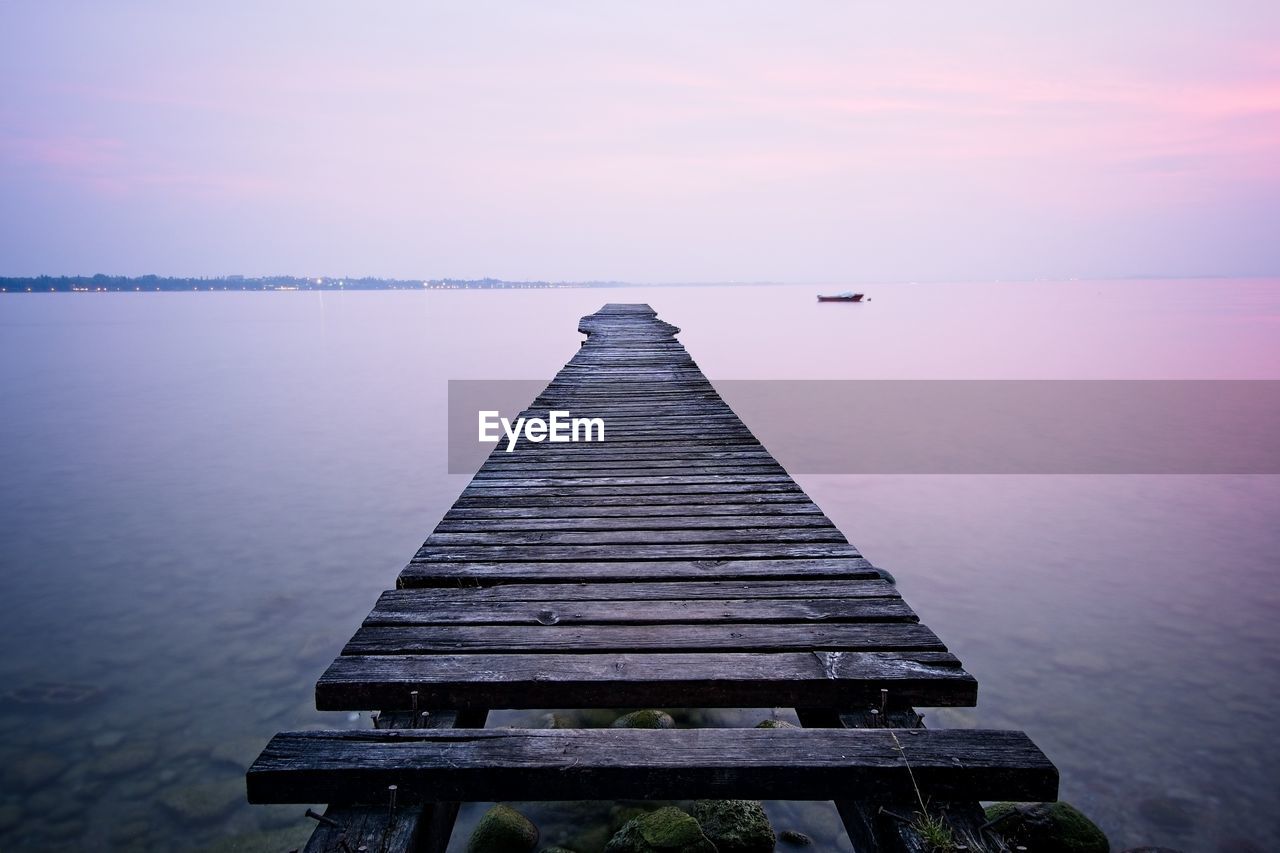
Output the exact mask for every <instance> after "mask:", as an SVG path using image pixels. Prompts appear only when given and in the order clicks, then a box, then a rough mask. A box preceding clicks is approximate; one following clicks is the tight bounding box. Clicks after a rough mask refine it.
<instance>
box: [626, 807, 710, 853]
mask: <svg viewBox="0 0 1280 853" xmlns="http://www.w3.org/2000/svg"><path fill="white" fill-rule="evenodd" d="M604 850H605V853H716V846H715V845H714V844H712V843H711V840H710V839H709V838H707V836H705V835H703V834H702V828H701V827H700V826H698V822H697V821H696V820H694V819H693V817H692V816H690V815H689V814H688V813H686V812H683V811H681V810H680V809H678V808H676V807H675V806H665V807H663V808H660V809H658V810H657V811H652V812H649V813H647V814H643V815H641V816H640V817H637V818H635V819H634V820H630V821H627V823H626V825H625V826H623V827H622V829H620V830H618V833H617V834H616V835H614V836H613V838H611V839H609V843H608V845H606V846H605V848H604Z"/></svg>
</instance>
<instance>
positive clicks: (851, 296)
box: [818, 290, 862, 302]
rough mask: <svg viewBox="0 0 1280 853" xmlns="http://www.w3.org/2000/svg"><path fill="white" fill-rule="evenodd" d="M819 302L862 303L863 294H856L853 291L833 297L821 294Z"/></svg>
mask: <svg viewBox="0 0 1280 853" xmlns="http://www.w3.org/2000/svg"><path fill="white" fill-rule="evenodd" d="M818 301H819V302H861V301H862V294H861V293H854V292H853V291H851V290H846V291H845V292H844V293H836V294H833V295H831V296H823V295H822V294H821V293H819V294H818Z"/></svg>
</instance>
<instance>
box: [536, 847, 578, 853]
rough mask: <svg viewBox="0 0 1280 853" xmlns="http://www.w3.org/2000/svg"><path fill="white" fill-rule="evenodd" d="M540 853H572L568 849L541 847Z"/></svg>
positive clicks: (572, 852)
mask: <svg viewBox="0 0 1280 853" xmlns="http://www.w3.org/2000/svg"><path fill="white" fill-rule="evenodd" d="M541 853H574V851H572V850H570V849H569V848H568V847H543V848H542V850H541Z"/></svg>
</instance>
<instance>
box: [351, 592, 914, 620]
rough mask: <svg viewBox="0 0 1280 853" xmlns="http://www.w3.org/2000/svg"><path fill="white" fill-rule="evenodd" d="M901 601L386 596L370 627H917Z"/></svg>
mask: <svg viewBox="0 0 1280 853" xmlns="http://www.w3.org/2000/svg"><path fill="white" fill-rule="evenodd" d="M914 621H917V619H916V614H915V613H914V612H913V611H912V610H911V608H910V607H908V606H907V605H906V603H905V602H903V601H902V599H901V598H896V597H895V598H814V599H808V600H800V599H760V598H747V599H737V600H732V599H721V600H714V599H713V600H701V599H694V600H688V599H686V600H671V599H668V600H662V601H635V600H613V601H540V602H515V601H498V602H480V601H474V600H466V599H464V598H462V597H455V600H454V601H452V602H447V601H442V600H440V598H439V596H430V597H427V596H422V595H421V593H420V591H419V590H390V591H388V592H384V593H383V594H382V597H381V598H379V599H378V603H377V604H376V605H375V606H374V608H373V612H371V613H370V614H369V615H368V616H367V617H366V618H365V620H364V624H365V626H366V627H373V626H395V625H666V624H686V625H697V624H712V625H723V624H729V623H735V622H749V623H762V624H767V623H782V624H787V623H792V622H806V623H815V622H821V623H844V622H914Z"/></svg>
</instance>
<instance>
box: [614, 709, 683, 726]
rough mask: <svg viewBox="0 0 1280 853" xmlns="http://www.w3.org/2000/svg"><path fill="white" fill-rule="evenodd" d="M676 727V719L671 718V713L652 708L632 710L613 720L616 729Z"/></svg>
mask: <svg viewBox="0 0 1280 853" xmlns="http://www.w3.org/2000/svg"><path fill="white" fill-rule="evenodd" d="M675 727H676V721H675V720H673V719H671V715H670V714H668V713H667V712H666V711H657V710H654V709H652V708H649V709H646V710H644V711H632V712H631V713H630V714H623V715H622V716H621V717H619V718H618V719H616V720H614V721H613V728H615V729H674V728H675Z"/></svg>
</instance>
